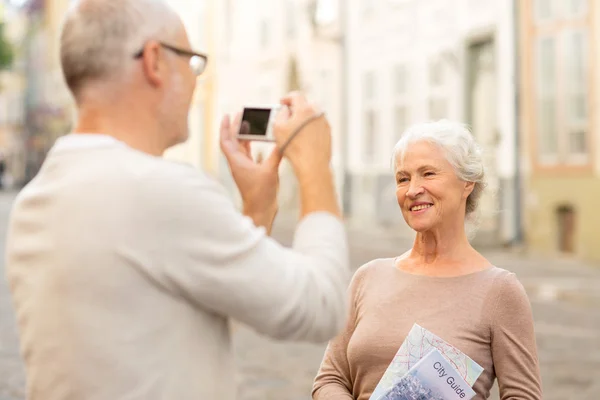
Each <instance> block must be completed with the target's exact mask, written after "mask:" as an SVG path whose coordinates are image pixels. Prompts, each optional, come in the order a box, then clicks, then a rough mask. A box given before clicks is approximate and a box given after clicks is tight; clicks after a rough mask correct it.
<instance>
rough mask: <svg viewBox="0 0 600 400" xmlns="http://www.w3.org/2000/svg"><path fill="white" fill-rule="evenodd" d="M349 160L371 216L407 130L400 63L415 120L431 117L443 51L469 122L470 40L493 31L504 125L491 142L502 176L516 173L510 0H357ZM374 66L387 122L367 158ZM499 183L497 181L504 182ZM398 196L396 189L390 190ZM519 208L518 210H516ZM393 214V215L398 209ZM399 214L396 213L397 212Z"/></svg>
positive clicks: (455, 114)
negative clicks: (400, 125)
mask: <svg viewBox="0 0 600 400" xmlns="http://www.w3.org/2000/svg"><path fill="white" fill-rule="evenodd" d="M348 8H349V21H348V22H349V23H348V29H347V32H346V34H347V38H348V42H349V58H350V59H349V63H348V67H349V94H348V103H349V104H348V107H349V140H350V142H349V146H348V147H349V149H348V158H349V164H350V165H349V167H350V172H351V173H352V174H353V175H354V176H357V177H359V178H360V177H369V176H371V177H372V178H370V179H368V178H362V179H357V180H356V181H355V184H354V185H355V186H356V189H355V190H354V196H353V201H352V203H353V209H354V212H355V216H356V217H357V219H362V220H370V219H372V218H373V216H374V215H375V213H376V210H377V207H378V205H377V203H376V202H375V201H374V197H376V193H375V192H374V190H375V183H374V182H373V179H374V178H375V177H376V176H378V175H382V174H386V173H389V171H390V169H389V165H390V164H389V160H390V156H391V152H392V147H393V144H394V143H395V141H396V140H397V138H398V136H399V135H400V133H401V132H397V131H396V130H397V129H396V127H395V126H394V123H393V121H394V119H393V105H394V101H393V100H394V97H393V87H394V86H393V85H394V81H393V71H394V67H395V65H396V64H405V65H406V66H407V68H408V73H409V78H408V85H407V86H408V89H407V90H408V92H409V98H410V101H409V104H410V105H409V121H408V122H409V123H408V125H410V124H411V123H416V122H423V121H426V120H428V119H430V115H429V105H428V101H429V95H430V92H431V91H432V90H433V89H432V88H431V87H430V83H429V65H430V62H431V61H432V60H434V59H436V57H441V58H442V59H443V60H445V62H444V73H445V83H444V89H442V92H444V93H446V96H447V99H448V100H447V103H448V110H447V113H446V115H445V116H446V117H447V118H450V119H455V120H459V121H464V119H465V117H466V115H467V114H466V104H467V92H466V89H467V84H466V82H467V79H468V74H469V71H468V64H467V61H468V57H467V49H468V46H469V45H470V44H471V43H473V42H474V41H477V40H479V39H480V38H486V37H493V38H494V42H495V52H496V54H495V63H496V66H495V70H496V77H497V79H496V84H495V86H496V88H497V89H496V90H497V99H496V104H497V109H496V111H495V112H496V119H497V131H498V134H499V142H498V146H497V147H496V148H493V149H490V150H491V151H493V152H494V153H495V156H496V170H497V176H496V177H492V179H493V180H496V181H497V182H499V180H500V179H503V180H509V179H513V178H514V174H515V169H514V165H515V156H516V155H515V151H514V146H515V135H514V118H515V113H514V94H515V92H514V75H515V71H514V62H515V59H514V44H513V21H512V19H513V15H512V1H510V0H496V1H494V0H453V1H447V0H427V1H408V0H395V1H392V0H389V1H382V2H369V1H365V0H349V2H348ZM367 71H373V72H374V73H375V76H376V88H377V89H376V95H375V109H376V110H377V111H378V118H379V128H378V130H377V135H376V149H377V155H376V157H375V161H374V162H373V163H370V164H368V163H365V161H364V160H363V155H364V138H363V135H364V131H365V129H364V118H363V115H364V112H363V110H364V106H365V105H364V102H365V101H364V96H363V82H364V76H365V73H366V72H367ZM497 182H496V184H497ZM390 196H393V193H390ZM509 211H512V210H509ZM510 214H511V213H510V212H506V213H505V214H504V217H505V221H504V224H503V225H504V226H508V227H509V231H505V232H503V235H504V236H506V237H509V236H510V235H511V232H510V230H511V229H512V226H510V224H509V221H512V215H510ZM392 217H393V216H392ZM392 217H391V218H392Z"/></svg>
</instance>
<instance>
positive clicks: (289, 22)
mask: <svg viewBox="0 0 600 400" xmlns="http://www.w3.org/2000/svg"><path fill="white" fill-rule="evenodd" d="M294 12H295V10H294V2H293V0H286V1H285V19H286V35H287V38H288V39H293V38H294V37H295V36H296V19H295V15H294Z"/></svg>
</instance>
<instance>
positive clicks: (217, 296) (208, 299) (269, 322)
mask: <svg viewBox="0 0 600 400" xmlns="http://www.w3.org/2000/svg"><path fill="white" fill-rule="evenodd" d="M192 171H193V170H192ZM197 175H199V174H198V173H197V172H196V171H193V174H192V172H189V173H186V174H184V176H181V177H179V176H178V177H177V178H178V180H177V181H176V182H174V183H172V182H164V185H165V187H164V188H162V191H161V192H160V194H157V193H156V191H153V193H154V198H152V197H149V198H147V200H146V201H147V202H150V203H152V204H153V205H154V207H152V208H153V209H154V211H153V213H154V215H153V218H152V220H153V221H157V223H158V226H152V227H149V231H150V232H151V234H149V235H148V234H144V233H143V232H140V234H141V235H143V236H144V237H146V238H147V239H146V240H145V242H146V243H145V244H146V248H148V249H149V251H148V254H149V256H148V260H146V261H147V262H146V264H148V265H151V268H149V269H148V273H149V274H150V275H151V276H152V278H153V279H155V280H156V281H157V282H158V283H159V284H160V285H162V286H163V287H165V288H166V289H167V290H168V291H169V292H171V293H175V294H177V295H179V296H181V297H182V298H184V299H185V300H186V301H189V302H191V303H192V304H194V305H195V306H197V307H201V308H204V309H208V310H210V311H213V312H215V313H217V314H220V315H224V316H228V317H232V318H234V319H236V320H238V321H240V322H242V323H245V324H247V325H249V326H251V327H252V328H254V329H255V330H257V331H258V332H260V333H262V334H265V335H268V336H271V337H273V338H277V339H290V340H306V341H315V342H323V341H326V340H329V339H330V338H331V337H333V336H335V335H336V334H337V333H338V332H339V331H340V330H341V329H342V328H343V326H344V323H345V320H346V316H347V301H346V288H347V284H348V280H349V276H350V270H349V261H348V246H347V241H346V233H345V230H344V226H343V223H342V221H341V220H339V219H338V218H337V217H335V216H333V215H330V214H328V213H313V214H310V215H308V216H306V217H305V218H304V219H303V220H302V221H300V223H299V224H298V226H297V228H296V231H295V237H294V243H293V248H286V247H284V246H282V245H280V244H279V243H278V242H276V241H275V240H273V239H272V238H270V237H269V236H268V235H266V233H265V230H264V229H263V228H257V227H255V226H254V224H253V222H252V220H251V219H249V218H247V217H244V216H243V215H242V214H241V213H239V212H238V211H237V210H236V209H235V207H234V205H233V203H232V201H231V200H230V199H229V197H228V196H227V194H226V193H225V190H224V189H223V188H222V187H221V186H220V185H219V184H218V183H217V182H215V181H210V180H208V179H207V178H205V177H202V178H200V177H199V176H197ZM200 176H201V175H200ZM154 184H155V185H156V184H157V183H156V182H155V183H154ZM141 217H142V218H143V216H141ZM154 217H156V218H154ZM155 233H156V234H155Z"/></svg>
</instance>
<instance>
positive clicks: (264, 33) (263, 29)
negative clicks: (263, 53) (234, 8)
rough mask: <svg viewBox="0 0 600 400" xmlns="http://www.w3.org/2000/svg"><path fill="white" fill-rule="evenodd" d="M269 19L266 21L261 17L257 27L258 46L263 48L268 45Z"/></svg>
mask: <svg viewBox="0 0 600 400" xmlns="http://www.w3.org/2000/svg"><path fill="white" fill-rule="evenodd" d="M269 26H270V24H269V21H267V19H266V18H263V19H262V20H261V21H260V27H259V40H260V46H261V47H263V48H265V47H268V46H269Z"/></svg>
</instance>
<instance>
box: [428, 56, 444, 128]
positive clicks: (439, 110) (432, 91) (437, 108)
mask: <svg viewBox="0 0 600 400" xmlns="http://www.w3.org/2000/svg"><path fill="white" fill-rule="evenodd" d="M445 73H446V71H445V68H444V63H443V59H442V58H439V57H436V58H435V59H434V60H433V61H432V62H431V63H430V64H429V104H428V108H429V119H431V120H438V119H442V118H447V117H448V104H447V103H448V96H447V88H446V82H447V79H446V77H445Z"/></svg>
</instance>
